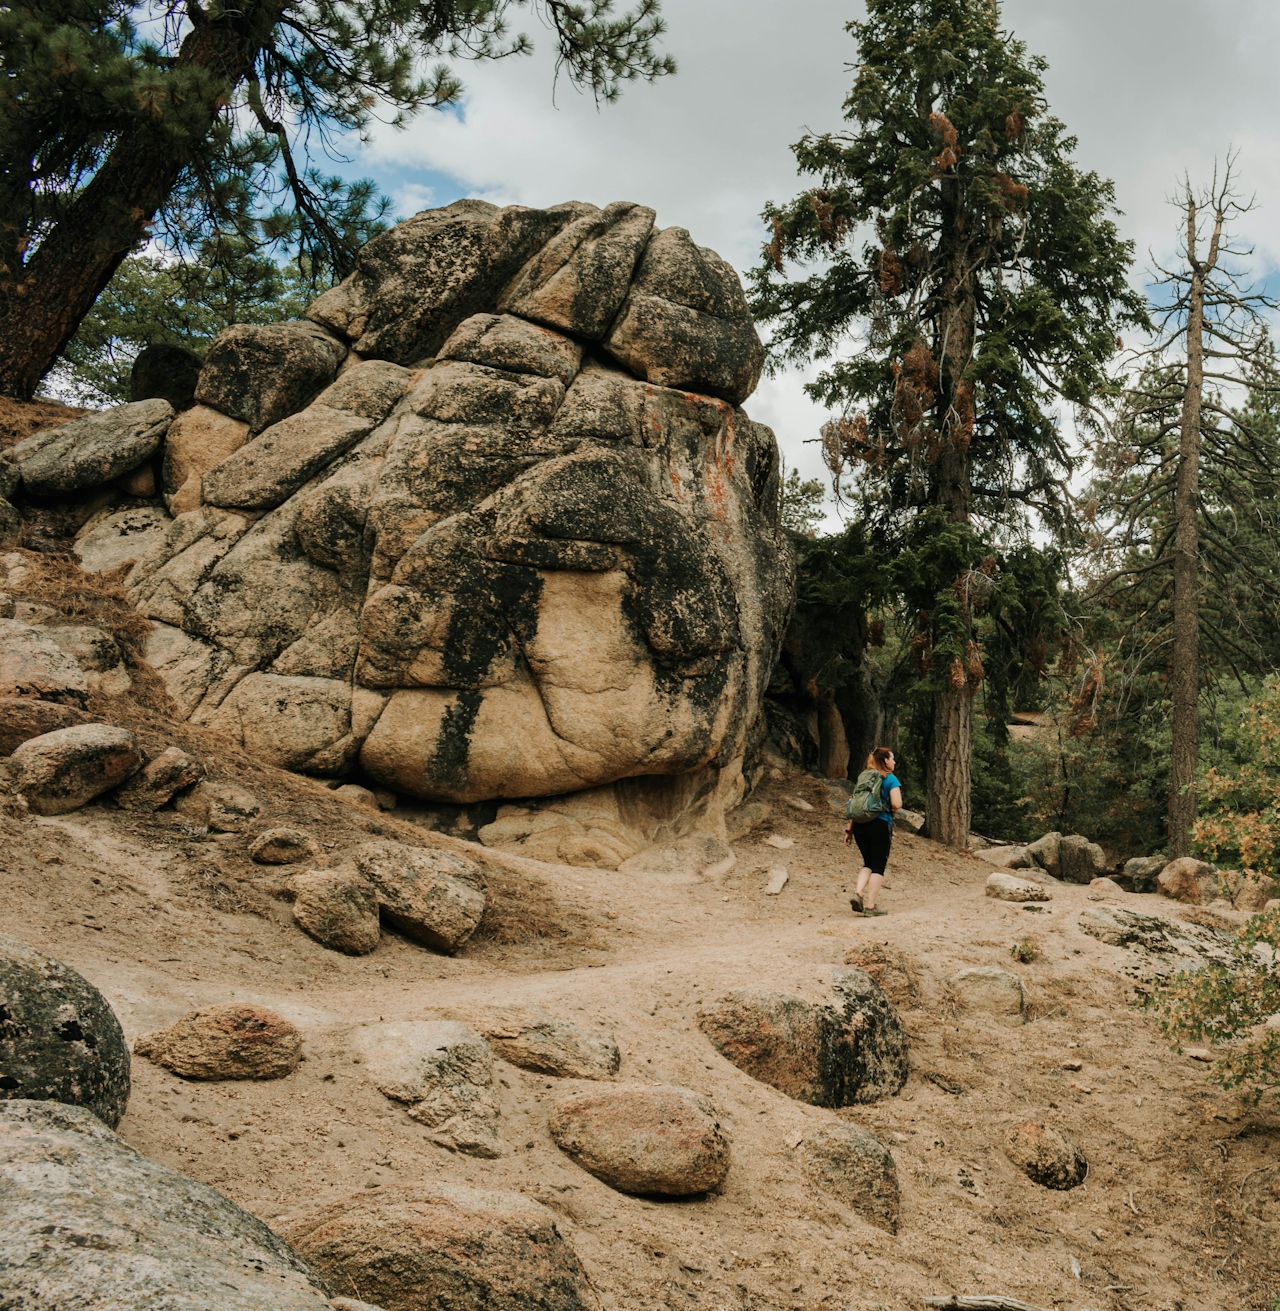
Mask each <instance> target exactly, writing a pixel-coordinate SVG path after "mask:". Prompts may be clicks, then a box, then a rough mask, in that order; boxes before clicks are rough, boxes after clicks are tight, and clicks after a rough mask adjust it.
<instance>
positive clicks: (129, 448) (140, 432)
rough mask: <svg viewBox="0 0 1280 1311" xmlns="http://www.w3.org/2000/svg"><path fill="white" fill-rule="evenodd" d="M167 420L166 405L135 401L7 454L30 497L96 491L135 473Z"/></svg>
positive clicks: (161, 437) (156, 444)
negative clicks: (132, 472) (130, 472)
mask: <svg viewBox="0 0 1280 1311" xmlns="http://www.w3.org/2000/svg"><path fill="white" fill-rule="evenodd" d="M172 421H173V406H172V405H170V404H169V402H168V401H162V400H146V401H136V402H134V403H132V404H129V405H117V406H114V407H113V408H112V409H109V410H102V411H101V412H100V413H98V414H88V415H86V416H85V417H84V418H83V419H74V420H72V422H71V423H65V424H63V425H62V427H61V428H54V429H52V430H50V431H47V432H38V433H36V434H35V435H34V436H31V437H27V438H25V439H24V440H23V441H20V442H19V443H18V444H17V445H16V446H15V447H13V449H12V450H11V451H10V452H9V458H10V459H11V460H14V461H15V462H16V463H17V465H18V468H19V469H20V470H21V472H22V482H23V486H24V487H25V488H26V489H27V491H28V492H30V493H31V494H32V495H33V496H60V495H64V494H65V493H67V492H75V491H80V490H82V489H84V488H86V487H101V486H102V485H103V484H104V483H109V482H111V481H112V479H114V478H118V477H119V476H120V475H121V474H122V473H128V472H129V471H130V470H131V469H136V468H137V467H138V466H139V465H140V464H142V463H143V461H144V460H149V459H150V458H151V457H152V456H153V455H154V454H155V453H156V451H157V450H159V448H160V443H161V442H162V441H163V440H164V435H165V433H166V432H167V431H168V429H169V424H170V423H171V422H172Z"/></svg>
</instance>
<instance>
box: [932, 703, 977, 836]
mask: <svg viewBox="0 0 1280 1311" xmlns="http://www.w3.org/2000/svg"><path fill="white" fill-rule="evenodd" d="M972 757H973V697H972V695H971V694H970V692H969V689H968V688H967V687H963V688H961V689H960V690H959V691H958V692H957V691H951V690H948V691H945V692H935V693H934V696H933V739H932V744H931V749H930V752H929V784H928V789H927V791H926V793H925V807H924V814H925V821H926V822H927V824H928V830H927V831H928V834H929V836H930V837H931V838H932V839H933V840H934V841H935V842H941V843H944V844H945V845H946V846H948V847H954V848H955V849H956V850H957V851H963V850H965V849H966V848H967V847H968V845H969V824H970V819H971V816H972V813H973V805H972V798H971V796H970V791H971V788H972V783H973V779H972V763H973V761H972Z"/></svg>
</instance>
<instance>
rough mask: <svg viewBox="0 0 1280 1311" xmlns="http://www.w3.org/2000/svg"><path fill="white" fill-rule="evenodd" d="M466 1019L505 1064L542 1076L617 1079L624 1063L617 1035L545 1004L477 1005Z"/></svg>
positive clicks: (468, 1013)
mask: <svg viewBox="0 0 1280 1311" xmlns="http://www.w3.org/2000/svg"><path fill="white" fill-rule="evenodd" d="M467 1020H468V1021H469V1022H470V1023H471V1024H472V1025H473V1027H475V1028H476V1029H478V1030H479V1031H480V1032H481V1033H482V1034H484V1036H485V1037H486V1038H487V1039H488V1040H489V1042H490V1044H491V1045H492V1047H493V1049H494V1051H496V1052H497V1053H498V1055H499V1056H501V1057H502V1058H503V1060H506V1061H510V1062H511V1064H512V1065H518V1066H520V1067H521V1069H525V1070H536V1071H537V1072H538V1073H539V1074H554V1075H558V1076H560V1077H562V1078H570V1079H612V1078H613V1076H614V1075H615V1074H617V1072H618V1067H619V1065H620V1064H621V1063H622V1055H621V1053H620V1052H619V1051H618V1044H617V1041H616V1040H615V1039H614V1036H613V1034H611V1033H609V1032H607V1031H606V1030H604V1029H588V1028H584V1027H583V1026H582V1025H580V1024H571V1023H570V1022H569V1021H568V1020H563V1019H561V1018H560V1016H558V1015H552V1013H551V1012H550V1011H548V1010H546V1009H545V1008H544V1007H542V1006H536V1005H535V1006H484V1007H476V1008H475V1009H473V1010H470V1011H468V1012H467Z"/></svg>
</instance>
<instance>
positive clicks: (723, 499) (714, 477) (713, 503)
mask: <svg viewBox="0 0 1280 1311" xmlns="http://www.w3.org/2000/svg"><path fill="white" fill-rule="evenodd" d="M707 505H708V506H709V507H710V509H711V513H712V514H714V515H715V517H716V518H717V519H720V520H727V519H728V517H729V488H728V486H727V485H726V482H725V477H724V472H723V470H722V468H721V466H720V465H719V464H717V463H716V462H715V460H712V461H711V462H710V463H709V464H708V465H707Z"/></svg>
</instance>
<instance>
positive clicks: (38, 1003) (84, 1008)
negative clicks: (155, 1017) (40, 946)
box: [0, 934, 129, 1129]
mask: <svg viewBox="0 0 1280 1311" xmlns="http://www.w3.org/2000/svg"><path fill="white" fill-rule="evenodd" d="M0 1098H6V1099H8V1098H24V1099H27V1100H31V1101H55V1102H65V1103H66V1104H67V1105H68V1106H83V1107H86V1108H87V1109H88V1110H90V1111H92V1112H93V1113H94V1114H95V1115H96V1116H98V1117H99V1118H100V1119H101V1120H103V1121H104V1122H105V1123H106V1124H108V1125H110V1126H111V1127H112V1128H113V1129H114V1128H115V1126H116V1125H117V1124H119V1123H120V1117H121V1116H122V1115H124V1111H125V1107H126V1105H127V1104H128V1101H129V1048H128V1046H127V1045H126V1043H125V1040H124V1034H123V1033H122V1032H121V1031H120V1022H119V1021H118V1020H117V1019H116V1017H115V1012H114V1011H112V1009H111V1007H110V1006H109V1005H108V1004H107V1000H106V998H105V997H104V996H103V995H102V994H101V993H100V992H99V991H98V990H97V988H95V987H94V986H93V984H91V983H89V982H88V980H86V979H84V978H81V976H80V975H79V974H77V973H76V972H75V970H72V969H68V968H67V966H65V965H63V964H62V962H61V961H57V960H54V958H53V957H52V956H46V955H45V954H44V952H42V951H37V950H36V949H35V948H34V947H29V946H27V944H26V943H25V942H19V941H18V939H17V938H10V937H8V936H6V935H4V934H0Z"/></svg>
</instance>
